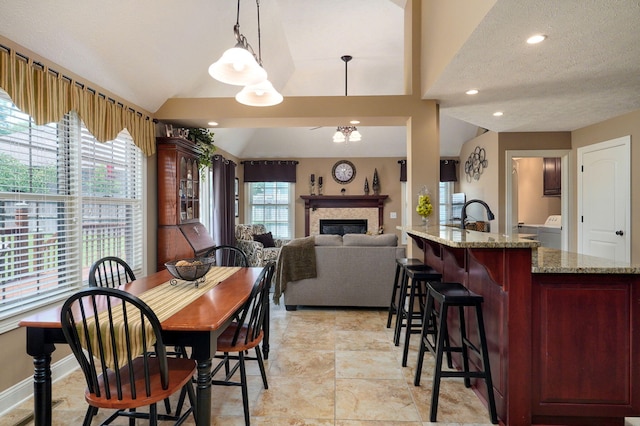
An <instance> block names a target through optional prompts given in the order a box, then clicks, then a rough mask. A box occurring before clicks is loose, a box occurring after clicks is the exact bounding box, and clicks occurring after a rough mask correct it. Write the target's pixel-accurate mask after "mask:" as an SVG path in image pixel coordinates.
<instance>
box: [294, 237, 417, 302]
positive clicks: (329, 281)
mask: <svg viewBox="0 0 640 426" xmlns="http://www.w3.org/2000/svg"><path fill="white" fill-rule="evenodd" d="M314 249H315V258H316V275H317V276H316V278H308V279H302V280H299V281H291V282H288V283H286V287H285V290H284V304H285V307H286V309H287V310H295V309H296V308H297V306H298V305H305V306H360V307H388V306H389V300H390V298H391V290H392V287H393V278H394V274H395V268H396V262H395V260H396V258H399V257H405V248H404V246H400V247H399V246H398V237H397V236H396V235H395V234H382V235H364V234H346V235H344V236H340V235H317V236H315V247H314Z"/></svg>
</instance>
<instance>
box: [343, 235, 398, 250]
mask: <svg viewBox="0 0 640 426" xmlns="http://www.w3.org/2000/svg"><path fill="white" fill-rule="evenodd" d="M342 244H343V245H345V246H368V247H387V246H397V245H398V236H397V235H396V234H380V235H366V234H345V235H344V236H343V237H342Z"/></svg>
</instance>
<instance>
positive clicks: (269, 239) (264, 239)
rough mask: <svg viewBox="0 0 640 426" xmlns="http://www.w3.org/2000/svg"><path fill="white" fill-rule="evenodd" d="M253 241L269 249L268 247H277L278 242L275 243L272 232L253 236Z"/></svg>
mask: <svg viewBox="0 0 640 426" xmlns="http://www.w3.org/2000/svg"><path fill="white" fill-rule="evenodd" d="M253 241H257V242H259V243H262V245H263V246H264V247H265V248H267V247H275V246H276V242H275V241H273V235H272V234H271V232H267V233H266V234H257V235H254V236H253Z"/></svg>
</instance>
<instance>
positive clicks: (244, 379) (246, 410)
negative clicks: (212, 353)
mask: <svg viewBox="0 0 640 426" xmlns="http://www.w3.org/2000/svg"><path fill="white" fill-rule="evenodd" d="M238 361H239V363H240V383H241V386H240V387H241V389H242V407H243V409H244V424H245V426H250V425H251V419H250V418H251V416H249V392H248V390H247V371H246V369H245V365H244V353H243V352H239V354H238Z"/></svg>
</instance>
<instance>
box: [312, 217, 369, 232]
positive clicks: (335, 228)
mask: <svg viewBox="0 0 640 426" xmlns="http://www.w3.org/2000/svg"><path fill="white" fill-rule="evenodd" d="M320 233H321V234H337V235H344V234H366V233H367V219H320Z"/></svg>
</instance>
